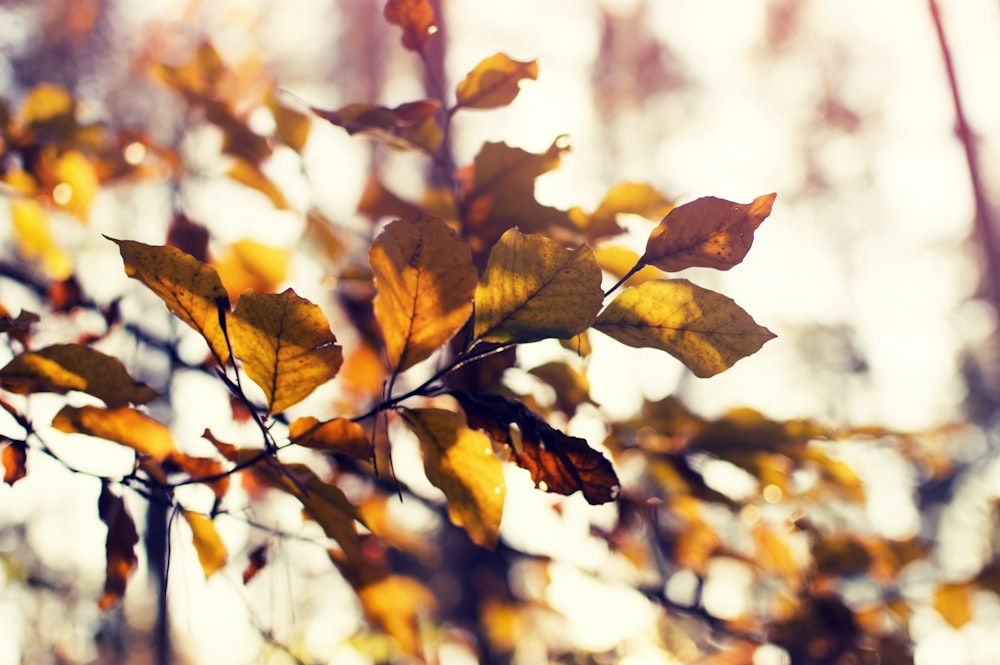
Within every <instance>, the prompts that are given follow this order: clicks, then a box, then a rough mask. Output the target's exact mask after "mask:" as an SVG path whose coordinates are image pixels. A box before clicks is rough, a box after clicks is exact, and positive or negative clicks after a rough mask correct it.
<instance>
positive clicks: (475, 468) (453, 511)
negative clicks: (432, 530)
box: [403, 409, 507, 549]
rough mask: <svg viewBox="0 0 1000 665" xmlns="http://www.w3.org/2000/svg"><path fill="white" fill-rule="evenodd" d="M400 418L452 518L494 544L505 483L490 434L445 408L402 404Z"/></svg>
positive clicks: (478, 541) (475, 536)
mask: <svg viewBox="0 0 1000 665" xmlns="http://www.w3.org/2000/svg"><path fill="white" fill-rule="evenodd" d="M403 419H404V420H405V421H406V423H407V425H409V426H410V429H412V430H413V433H414V434H416V435H417V438H418V439H419V440H420V450H421V451H422V452H423V456H424V470H425V472H426V473H427V478H428V480H430V481H431V482H432V483H433V484H434V486H435V487H437V488H438V489H440V490H441V491H442V492H444V494H445V496H446V497H447V499H448V516H449V517H450V518H451V521H452V522H453V523H454V524H455V525H457V526H460V527H462V528H464V529H465V530H466V531H467V532H468V533H469V537H470V538H471V539H472V541H473V542H475V543H476V544H478V545H480V546H482V547H486V548H488V549H493V548H494V547H496V544H497V538H498V537H499V532H500V518H501V516H502V515H503V504H504V497H505V496H506V494H507V484H506V482H505V481H504V476H503V463H502V462H500V460H499V459H497V457H496V455H494V454H493V446H492V445H491V444H490V440H489V439H488V438H487V437H486V436H485V435H483V434H481V433H480V432H476V431H473V430H471V429H469V428H468V427H467V426H466V424H465V419H464V418H462V416H461V415H460V414H458V413H454V412H452V411H446V410H444V409H414V410H411V409H406V410H404V411H403Z"/></svg>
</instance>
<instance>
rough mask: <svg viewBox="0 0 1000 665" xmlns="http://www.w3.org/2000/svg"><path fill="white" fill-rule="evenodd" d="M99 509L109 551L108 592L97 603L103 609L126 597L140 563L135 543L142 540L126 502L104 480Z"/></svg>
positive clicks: (105, 581)
mask: <svg viewBox="0 0 1000 665" xmlns="http://www.w3.org/2000/svg"><path fill="white" fill-rule="evenodd" d="M97 512H98V515H99V516H100V518H101V521H102V522H104V523H105V524H106V525H107V527H108V537H107V539H106V541H105V545H104V549H105V552H106V554H107V570H106V577H105V580H104V593H103V594H102V595H101V599H100V600H99V601H98V603H97V604H98V607H100V608H101V609H102V610H108V609H111V608H112V607H114V606H115V605H117V604H118V603H119V602H120V601H121V599H122V598H123V597H124V596H125V586H126V584H127V583H128V578H129V575H131V574H132V571H133V570H135V568H136V566H137V565H138V558H137V557H136V555H135V546H136V543H138V542H139V533H138V532H137V531H136V529H135V522H133V521H132V516H131V515H129V514H128V511H127V510H126V509H125V502H124V501H122V499H121V497H120V496H117V495H115V494H113V493H112V492H111V489H110V488H109V487H108V483H107V482H106V481H105V482H102V483H101V496H100V497H99V498H98V500H97Z"/></svg>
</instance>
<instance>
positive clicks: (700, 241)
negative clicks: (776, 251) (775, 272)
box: [641, 194, 777, 272]
mask: <svg viewBox="0 0 1000 665" xmlns="http://www.w3.org/2000/svg"><path fill="white" fill-rule="evenodd" d="M776 196H777V195H776V194H765V195H763V196H758V197H757V198H755V199H754V200H753V201H752V202H750V203H746V204H741V203H733V202H732V201H726V200H724V199H717V198H715V197H714V196H706V197H703V198H700V199H696V200H694V201H692V202H690V203H685V204H684V205H681V206H677V207H676V208H674V209H673V210H671V211H670V212H668V213H667V215H666V216H665V217H664V218H663V219H662V220H661V221H660V223H659V225H658V226H657V227H656V228H655V229H653V232H652V233H651V234H650V235H649V240H648V241H647V242H646V252H645V253H644V254H643V255H642V259H641V264H642V265H654V266H656V267H657V268H659V269H660V270H665V271H667V272H677V271H679V270H684V269H685V268H694V267H702V268H716V269H718V270H729V269H730V268H732V267H733V266H735V265H737V264H738V263H739V262H740V261H742V260H743V257H745V256H746V255H747V252H748V251H749V250H750V245H751V244H753V234H754V231H756V230H757V227H758V226H760V225H761V223H762V222H763V221H764V220H765V219H766V218H767V216H768V215H770V214H771V207H772V206H773V205H774V199H775V197H776Z"/></svg>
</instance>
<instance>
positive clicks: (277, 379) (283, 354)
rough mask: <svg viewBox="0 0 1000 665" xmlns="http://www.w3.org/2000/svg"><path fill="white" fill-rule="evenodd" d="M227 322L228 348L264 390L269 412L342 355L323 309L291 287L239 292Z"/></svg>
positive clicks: (317, 380)
mask: <svg viewBox="0 0 1000 665" xmlns="http://www.w3.org/2000/svg"><path fill="white" fill-rule="evenodd" d="M230 328H231V333H232V342H233V352H234V353H235V354H236V356H237V357H238V358H239V359H240V360H242V361H243V365H244V369H245V371H246V373H247V375H248V376H249V377H250V378H251V379H253V381H254V383H256V384H257V385H258V386H260V387H261V389H262V390H263V391H264V395H265V396H266V397H267V403H268V406H269V412H270V413H280V412H281V411H284V410H285V409H287V408H288V407H290V406H292V405H293V404H297V403H298V402H300V401H301V400H303V399H305V397H306V396H308V395H309V394H310V393H311V392H312V391H314V390H315V389H316V388H318V387H319V386H321V385H323V384H324V383H326V382H327V381H329V380H330V379H332V378H333V377H334V376H336V374H337V370H339V369H340V364H341V362H342V361H343V353H342V352H341V348H340V346H339V345H338V344H337V343H336V342H337V338H336V337H334V335H333V333H332V332H330V324H329V322H328V321H327V320H326V316H325V315H324V314H323V310H321V309H320V308H319V307H318V306H316V305H315V304H313V303H311V302H309V301H308V300H306V299H305V298H301V297H299V296H298V295H297V294H296V293H295V291H292V290H291V289H285V290H284V291H283V292H281V293H279V294H259V293H254V292H253V291H246V292H244V293H243V295H241V296H240V299H239V300H238V301H237V303H236V309H235V311H233V319H232V325H231V326H230Z"/></svg>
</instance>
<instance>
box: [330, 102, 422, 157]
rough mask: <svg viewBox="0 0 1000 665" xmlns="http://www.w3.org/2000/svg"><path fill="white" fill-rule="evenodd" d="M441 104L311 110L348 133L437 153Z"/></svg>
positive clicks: (409, 103)
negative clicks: (438, 117)
mask: <svg viewBox="0 0 1000 665" xmlns="http://www.w3.org/2000/svg"><path fill="white" fill-rule="evenodd" d="M440 108H441V105H440V104H439V103H438V102H435V101H433V100H430V99H425V100H420V101H416V102H407V103H405V104H400V105H399V106H396V107H394V108H388V107H385V106H376V105H374V104H349V105H347V106H345V107H344V108H342V109H339V110H337V111H324V110H322V109H318V108H313V109H312V111H313V113H315V114H316V115H318V116H319V117H321V118H323V119H324V120H327V121H329V122H331V123H333V124H335V125H337V126H338V127H343V128H344V129H345V130H346V131H347V133H348V134H351V135H354V134H361V135H363V136H368V137H370V138H373V139H375V140H377V141H380V142H382V143H384V144H386V145H388V146H390V147H393V148H398V149H400V150H422V151H423V152H426V153H428V154H433V153H434V152H436V151H437V148H438V145H439V144H440V143H441V127H440V126H439V125H438V124H437V122H436V121H435V120H434V115H435V114H436V113H437V112H438V109H440Z"/></svg>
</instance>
